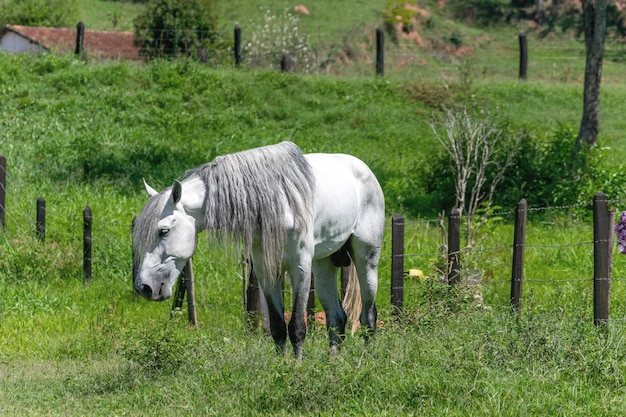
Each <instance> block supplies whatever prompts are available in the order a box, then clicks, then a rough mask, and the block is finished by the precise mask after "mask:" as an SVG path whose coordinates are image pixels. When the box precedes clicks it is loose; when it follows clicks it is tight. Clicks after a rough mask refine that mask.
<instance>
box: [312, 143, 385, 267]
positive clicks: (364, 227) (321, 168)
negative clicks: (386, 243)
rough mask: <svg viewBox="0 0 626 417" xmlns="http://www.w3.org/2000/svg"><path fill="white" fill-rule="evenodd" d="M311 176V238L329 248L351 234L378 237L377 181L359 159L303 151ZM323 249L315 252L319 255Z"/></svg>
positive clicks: (381, 204)
mask: <svg viewBox="0 0 626 417" xmlns="http://www.w3.org/2000/svg"><path fill="white" fill-rule="evenodd" d="M306 158H307V160H308V162H309V163H310V165H311V167H312V170H313V173H314V176H315V193H314V194H315V210H314V215H315V235H316V236H315V239H316V243H317V244H318V245H319V244H323V245H325V247H328V248H329V249H328V250H330V248H331V247H333V246H336V245H339V246H340V245H342V244H343V243H344V242H345V241H346V240H347V239H348V238H349V237H350V236H351V235H355V234H357V235H359V237H360V238H362V239H367V240H371V241H372V243H373V244H376V243H379V242H377V241H378V240H380V239H381V238H382V230H383V228H384V216H385V203H384V196H383V192H382V189H381V187H380V184H379V183H378V180H377V179H376V177H375V176H374V174H373V173H372V171H371V170H370V168H369V167H368V166H367V165H366V164H365V163H364V162H363V161H361V160H360V159H358V158H356V157H354V156H351V155H345V154H307V155H306ZM324 252H326V251H325V250H324V248H318V249H317V250H316V255H318V256H323V255H324Z"/></svg>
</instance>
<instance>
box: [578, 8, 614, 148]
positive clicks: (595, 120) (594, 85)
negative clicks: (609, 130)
mask: <svg viewBox="0 0 626 417" xmlns="http://www.w3.org/2000/svg"><path fill="white" fill-rule="evenodd" d="M606 2H607V0H583V2H582V4H583V18H584V31H585V50H586V55H587V61H586V64H585V86H584V92H583V117H582V120H581V122H580V130H579V132H578V138H577V139H576V148H577V149H582V148H584V147H588V146H593V145H595V143H596V142H597V140H598V134H599V133H600V81H601V79H602V59H603V58H604V39H605V37H606Z"/></svg>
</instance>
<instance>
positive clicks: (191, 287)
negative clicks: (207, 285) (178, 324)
mask: <svg viewBox="0 0 626 417" xmlns="http://www.w3.org/2000/svg"><path fill="white" fill-rule="evenodd" d="M183 275H184V276H185V290H186V291H187V320H188V321H189V324H191V325H192V326H193V327H198V314H197V312H196V291H195V284H194V279H193V266H192V263H191V258H189V260H188V261H187V263H186V264H185V267H184V268H183Z"/></svg>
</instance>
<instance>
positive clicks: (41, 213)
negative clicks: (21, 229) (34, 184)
mask: <svg viewBox="0 0 626 417" xmlns="http://www.w3.org/2000/svg"><path fill="white" fill-rule="evenodd" d="M35 229H36V236H37V239H39V240H40V241H42V242H43V241H44V240H46V200H44V199H43V197H39V198H38V199H37V223H36V225H35Z"/></svg>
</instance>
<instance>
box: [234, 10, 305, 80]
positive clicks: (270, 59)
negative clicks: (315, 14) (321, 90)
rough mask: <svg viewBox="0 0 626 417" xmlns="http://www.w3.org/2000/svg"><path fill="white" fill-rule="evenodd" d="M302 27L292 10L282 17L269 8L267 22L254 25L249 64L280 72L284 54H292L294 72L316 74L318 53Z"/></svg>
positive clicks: (248, 49)
mask: <svg viewBox="0 0 626 417" xmlns="http://www.w3.org/2000/svg"><path fill="white" fill-rule="evenodd" d="M299 26H300V19H299V18H298V16H296V15H295V14H294V13H292V12H291V11H290V10H289V9H285V10H284V11H283V14H282V15H281V16H276V15H274V14H272V13H271V12H270V11H269V9H265V13H264V15H263V22H261V23H258V22H257V23H255V22H251V28H252V39H251V40H250V41H249V42H248V43H247V44H245V45H244V48H243V51H244V53H245V57H246V63H247V65H248V66H250V67H256V68H269V69H275V70H278V69H280V62H281V58H282V56H283V54H289V56H290V57H291V62H292V65H293V69H294V71H296V72H304V73H312V72H315V67H316V66H315V61H316V60H315V53H314V51H313V50H312V49H311V47H310V40H309V36H308V35H306V34H304V33H301V32H300V28H299Z"/></svg>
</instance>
